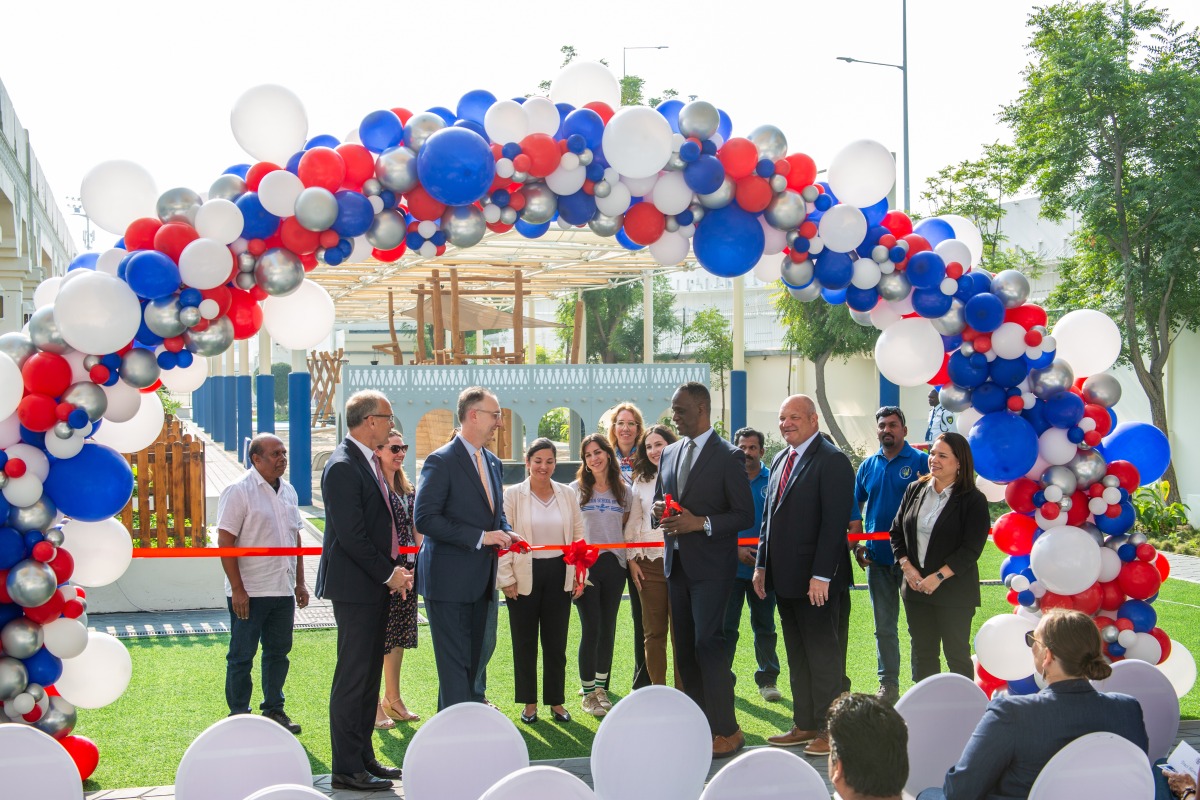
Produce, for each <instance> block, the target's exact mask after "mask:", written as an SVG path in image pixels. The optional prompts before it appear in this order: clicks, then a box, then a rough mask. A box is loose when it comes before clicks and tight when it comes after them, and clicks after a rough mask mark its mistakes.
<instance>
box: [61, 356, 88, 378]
mask: <svg viewBox="0 0 1200 800" xmlns="http://www.w3.org/2000/svg"><path fill="white" fill-rule="evenodd" d="M87 357H88V354H87V353H81V352H79V351H78V350H72V351H71V352H69V353H63V358H65V359H66V360H67V363H68V364H70V365H71V383H80V382H82V381H87V382H88V383H91V382H92V378H91V376H90V375H89V374H88V370H87V367H85V366H83V362H84V361H85V360H87Z"/></svg>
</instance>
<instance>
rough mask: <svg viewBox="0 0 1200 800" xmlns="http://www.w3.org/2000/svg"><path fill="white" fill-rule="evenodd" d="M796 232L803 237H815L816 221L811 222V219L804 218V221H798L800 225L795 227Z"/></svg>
mask: <svg viewBox="0 0 1200 800" xmlns="http://www.w3.org/2000/svg"><path fill="white" fill-rule="evenodd" d="M797 232H798V233H799V234H800V235H801V236H803V237H804V238H805V239H812V238H815V237H816V235H817V223H815V222H813V221H812V220H805V221H804V222H801V223H800V227H799V228H797Z"/></svg>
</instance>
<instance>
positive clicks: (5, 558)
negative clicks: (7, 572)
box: [0, 503, 25, 569]
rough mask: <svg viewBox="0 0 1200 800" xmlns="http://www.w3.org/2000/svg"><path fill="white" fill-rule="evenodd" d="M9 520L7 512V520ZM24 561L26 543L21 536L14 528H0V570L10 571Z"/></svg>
mask: <svg viewBox="0 0 1200 800" xmlns="http://www.w3.org/2000/svg"><path fill="white" fill-rule="evenodd" d="M5 505H8V504H7V503H5ZM7 518H8V515H7V510H6V514H5V519H7ZM24 559H25V542H24V540H23V539H22V538H21V534H19V533H17V532H16V531H15V530H13V529H12V528H0V569H10V568H11V567H14V566H16V564H17V563H18V562H20V561H23V560H24Z"/></svg>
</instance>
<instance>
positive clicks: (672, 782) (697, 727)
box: [592, 686, 712, 800]
mask: <svg viewBox="0 0 1200 800" xmlns="http://www.w3.org/2000/svg"><path fill="white" fill-rule="evenodd" d="M711 764H712V735H711V734H710V733H709V728H708V720H707V719H706V718H705V716H704V712H703V711H701V710H700V707H699V706H697V705H696V704H695V703H694V702H692V699H691V698H690V697H688V696H687V695H686V694H684V693H683V692H681V691H678V690H677V689H673V688H671V687H669V686H647V687H645V688H644V689H638V690H637V691H636V692H633V693H631V694H630V695H629V696H628V697H625V698H624V699H623V700H621V702H619V703H617V704H616V705H615V706H613V710H612V711H610V712H608V716H606V717H605V718H604V721H603V722H602V723H600V729H599V730H598V731H597V732H596V738H595V740H594V741H593V742H592V785H593V786H594V787H595V789H596V796H597V797H599V798H601V800H641V799H642V798H646V800H696V798H698V797H699V796H700V792H702V791H703V790H704V779H705V778H706V777H708V768H709V766H710V765H711Z"/></svg>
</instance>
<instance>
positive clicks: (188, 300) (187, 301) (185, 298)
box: [179, 286, 204, 308]
mask: <svg viewBox="0 0 1200 800" xmlns="http://www.w3.org/2000/svg"><path fill="white" fill-rule="evenodd" d="M203 299H204V295H202V294H201V293H200V290H199V289H193V288H192V287H191V286H189V287H188V288H186V289H184V290H183V291H182V292H180V293H179V305H181V306H183V307H184V308H192V307H194V306H198V305H200V301H202V300H203Z"/></svg>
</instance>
